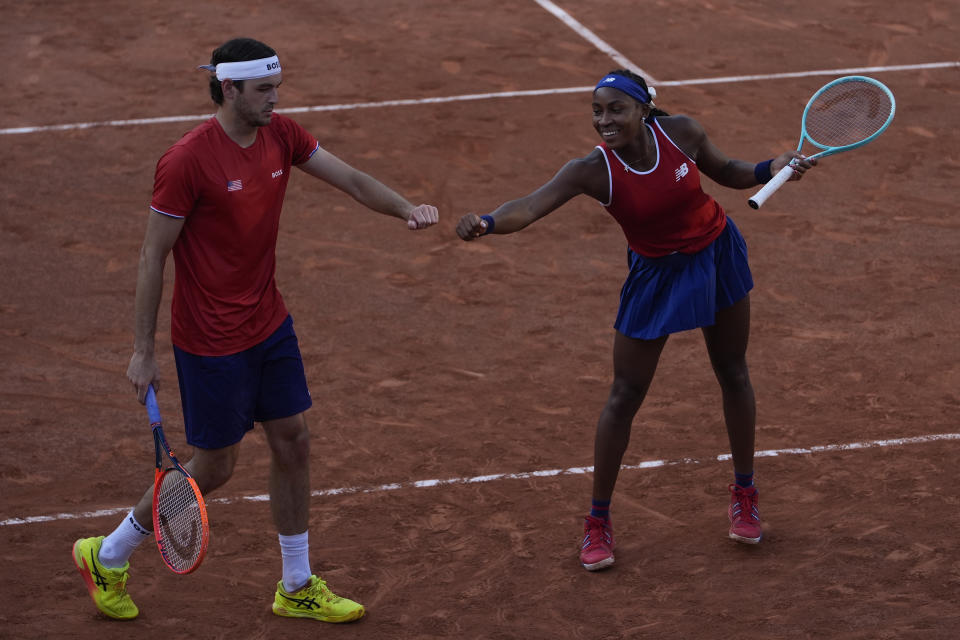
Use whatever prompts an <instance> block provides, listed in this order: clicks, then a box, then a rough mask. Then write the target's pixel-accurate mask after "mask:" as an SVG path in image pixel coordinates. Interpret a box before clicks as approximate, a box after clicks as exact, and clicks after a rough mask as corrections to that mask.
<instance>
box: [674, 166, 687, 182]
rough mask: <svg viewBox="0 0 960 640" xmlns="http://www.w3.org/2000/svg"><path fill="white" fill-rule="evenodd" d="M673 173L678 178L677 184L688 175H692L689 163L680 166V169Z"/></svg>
mask: <svg viewBox="0 0 960 640" xmlns="http://www.w3.org/2000/svg"><path fill="white" fill-rule="evenodd" d="M673 173H674V175H676V176H677V182H680V179H681V178H683V176H685V175H687V174H688V173H690V168H689V167H688V166H687V163H686V162H684V163H683V164H682V165H680V167H679V168H678V169H677V170H676V171H674V172H673Z"/></svg>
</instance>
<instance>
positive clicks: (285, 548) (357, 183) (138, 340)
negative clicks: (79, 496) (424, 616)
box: [73, 38, 438, 622]
mask: <svg viewBox="0 0 960 640" xmlns="http://www.w3.org/2000/svg"><path fill="white" fill-rule="evenodd" d="M201 68H202V69H205V70H208V71H210V72H211V74H212V75H211V76H210V93H211V97H212V98H213V101H214V102H215V103H216V104H217V111H216V114H215V116H214V117H213V118H211V119H209V120H207V121H206V122H204V123H203V124H201V125H199V126H198V127H196V128H195V129H193V130H192V131H190V132H189V133H187V134H186V135H185V136H184V137H183V138H181V139H180V141H178V142H177V143H176V144H174V145H173V146H172V147H171V148H170V149H169V150H168V151H167V152H166V153H165V154H164V155H163V157H161V158H160V161H159V163H158V164H157V170H156V176H155V181H154V190H153V199H152V201H151V205H150V209H151V212H150V214H149V217H148V220H147V229H146V235H145V238H144V243H143V247H142V249H141V252H140V265H139V272H138V274H137V289H136V300H135V323H136V326H135V339H134V352H133V356H132V358H131V359H130V365H129V367H128V369H127V377H128V378H129V380H130V382H131V383H133V386H134V388H135V389H136V392H137V398H138V399H139V400H140V402H141V403H142V402H144V399H145V396H146V392H147V387H148V386H149V385H150V384H153V385H154V387H155V388H157V387H158V382H159V371H158V366H157V361H156V357H155V355H154V344H155V333H156V325H157V312H158V308H159V305H160V299H161V292H162V288H163V269H164V264H165V262H166V258H167V255H168V254H169V253H170V252H171V251H172V252H173V258H174V262H175V264H176V277H175V281H174V290H173V305H172V321H171V327H172V330H171V333H172V336H171V337H172V341H173V345H174V354H175V358H176V365H177V377H178V380H179V384H180V399H181V404H182V407H183V417H184V423H185V427H186V436H187V442H188V443H189V444H191V445H192V446H193V447H194V448H195V453H194V455H193V458H192V459H191V460H190V461H189V462H188V463H187V464H186V467H187V468H188V469H189V471H190V473H191V474H192V475H193V476H194V477H195V478H196V481H197V484H198V485H199V487H200V490H201V491H202V492H203V493H204V494H209V492H211V491H213V490H214V489H216V488H217V487H220V486H221V485H223V484H224V483H225V482H227V480H228V479H229V478H230V476H231V475H232V474H233V470H234V466H235V464H236V462H237V455H238V452H239V443H240V440H241V439H242V438H243V436H244V435H245V434H246V432H247V431H249V430H251V429H252V428H253V426H254V423H255V422H259V423H261V424H262V425H263V429H264V432H265V433H266V437H267V441H268V443H269V446H270V454H271V467H270V503H271V511H272V514H273V520H274V524H275V525H276V527H277V530H278V532H279V539H280V553H281V557H282V564H283V575H282V579H281V580H280V582H279V583H278V584H277V587H276V592H275V594H274V600H273V612H274V613H276V614H277V615H281V616H292V617H301V618H310V619H314V620H323V621H326V622H347V621H350V620H356V619H358V618H360V617H361V616H363V614H364V608H363V606H362V605H360V604H358V603H356V602H353V601H352V600H348V599H346V598H341V597H339V596H336V595H334V594H333V593H332V592H331V591H330V590H329V589H328V588H327V586H326V583H325V582H324V581H323V580H321V579H320V578H318V577H317V576H316V575H314V573H313V572H312V570H311V568H310V554H309V547H308V524H309V523H308V521H309V509H310V505H309V499H310V479H309V471H310V465H309V448H310V435H309V432H308V429H307V423H306V420H305V418H304V412H305V411H306V410H307V409H308V408H309V407H310V406H311V400H310V394H309V392H308V390H307V383H306V377H305V375H304V368H303V362H302V360H301V356H300V350H299V347H298V343H297V336H296V334H295V333H294V328H293V320H292V318H291V317H290V314H289V313H288V312H287V309H286V307H285V306H284V302H283V298H282V297H281V296H280V292H279V291H278V289H277V284H276V281H275V278H274V271H275V267H276V243H277V230H278V224H279V218H280V210H281V206H282V204H283V198H284V193H285V191H286V187H287V181H288V180H289V178H290V168H291V166H296V167H297V168H298V169H301V170H302V171H304V172H306V173H308V174H310V175H312V176H315V177H317V178H320V179H321V180H323V181H325V182H327V183H329V184H330V185H332V186H334V187H336V188H337V189H340V190H341V191H343V192H345V193H347V194H349V195H350V196H352V197H353V198H354V199H356V200H357V201H358V202H360V203H361V204H363V205H365V206H366V207H368V208H369V209H371V210H373V211H376V212H379V213H382V214H385V215H389V216H394V217H396V218H400V219H402V220H404V221H405V222H406V224H407V227H408V228H409V229H413V230H417V229H424V228H426V227H429V226H431V225H434V224H436V222H437V219H438V215H437V209H436V208H435V207H433V206H430V205H425V204H421V205H419V206H414V205H413V204H411V203H410V202H408V201H407V200H405V199H404V198H403V197H401V196H400V195H398V194H397V193H395V192H394V191H393V190H391V189H390V188H388V187H387V186H385V185H383V184H382V183H380V182H379V181H377V180H375V179H374V178H372V177H371V176H369V175H367V174H365V173H363V172H361V171H358V170H356V169H354V168H353V167H350V166H349V165H347V164H346V163H344V162H343V161H341V160H339V159H338V158H337V157H335V156H334V155H332V154H330V153H328V152H327V151H325V150H323V149H322V148H321V147H320V145H319V143H318V142H317V140H316V139H315V138H314V137H313V136H312V135H311V134H309V133H308V132H307V131H306V130H305V129H303V128H302V127H301V126H300V125H299V124H297V123H296V122H294V121H293V120H290V119H288V118H286V117H284V116H281V115H279V114H276V113H274V105H275V104H276V103H277V89H278V87H279V86H280V82H281V78H282V73H281V66H280V61H279V59H278V58H277V55H276V52H275V51H274V50H273V49H271V48H270V47H268V46H267V45H265V44H263V43H262V42H258V41H256V40H251V39H247V38H239V39H234V40H230V41H229V42H227V43H225V44H223V45H222V46H220V47H218V48H217V49H216V50H214V52H213V56H212V58H211V61H210V65H204V66H203V67H201ZM151 497H152V491H148V492H147V493H146V494H145V495H144V496H143V498H142V499H141V500H140V502H139V503H137V505H136V507H135V508H134V509H133V510H132V511H131V512H130V513H129V514H127V515H126V516H125V517H124V519H123V522H121V523H120V525H119V526H118V527H117V528H116V529H115V530H114V531H113V532H112V533H111V534H110V535H108V536H106V537H103V536H98V537H92V538H83V539H80V540H77V541H76V543H75V544H74V547H73V557H74V562H75V563H76V565H77V568H78V570H79V571H80V573H81V575H82V576H83V578H84V580H85V582H86V584H87V588H88V590H89V592H90V595H91V596H92V598H93V601H94V604H96V606H97V608H98V609H99V610H100V611H102V612H103V613H104V614H106V615H108V616H110V617H112V618H119V619H130V618H134V617H136V616H137V614H138V609H137V607H136V605H135V604H134V603H133V600H132V599H131V598H130V595H129V594H128V593H127V588H126V583H127V578H128V571H129V568H130V564H129V561H128V559H129V557H130V555H131V554H132V552H133V551H134V549H135V548H136V547H137V546H138V545H140V544H141V543H142V542H143V541H144V540H146V539H147V537H149V534H150V530H151V523H152V518H151Z"/></svg>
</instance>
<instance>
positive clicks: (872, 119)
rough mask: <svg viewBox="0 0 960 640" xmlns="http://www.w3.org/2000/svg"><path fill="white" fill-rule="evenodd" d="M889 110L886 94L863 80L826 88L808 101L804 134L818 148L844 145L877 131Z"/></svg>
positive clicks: (888, 115) (859, 140)
mask: <svg viewBox="0 0 960 640" xmlns="http://www.w3.org/2000/svg"><path fill="white" fill-rule="evenodd" d="M892 109H893V103H892V102H891V100H890V96H889V95H888V94H887V92H885V91H884V90H883V89H881V88H880V87H878V86H876V85H874V84H872V83H869V82H863V81H851V82H844V83H841V84H838V85H835V86H832V87H829V88H827V89H826V90H825V91H823V93H821V94H820V95H819V96H817V98H816V99H815V100H814V101H813V102H812V103H811V104H810V107H809V109H808V110H807V113H806V115H805V117H804V129H805V131H806V133H807V137H808V138H809V139H810V140H811V141H812V142H814V143H815V144H817V145H819V146H822V147H845V146H848V145H852V144H856V143H858V142H861V141H863V140H866V139H867V138H869V137H870V136H872V135H874V134H875V133H877V132H878V131H880V130H881V129H882V128H883V126H884V124H886V122H887V120H888V118H889V117H890V113H891V111H892Z"/></svg>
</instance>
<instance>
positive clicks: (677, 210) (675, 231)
mask: <svg viewBox="0 0 960 640" xmlns="http://www.w3.org/2000/svg"><path fill="white" fill-rule="evenodd" d="M654 96H655V92H654V91H652V90H651V89H649V88H648V87H647V83H646V81H645V80H644V79H643V78H642V77H640V76H638V75H636V74H634V73H631V72H629V71H624V70H617V71H611V72H610V73H609V74H607V75H606V76H605V77H604V78H603V79H602V80H601V81H600V82H599V83H598V84H597V86H596V88H595V89H594V92H593V126H594V128H595V129H596V130H597V133H598V134H600V138H601V139H602V141H603V142H602V143H601V144H600V145H598V146H597V147H596V148H595V149H594V150H593V151H592V152H591V153H590V154H588V155H587V156H585V157H583V158H579V159H575V160H571V161H569V162H567V163H566V165H564V166H563V168H562V169H560V171H559V172H558V173H557V174H556V175H555V176H554V177H553V178H551V179H550V181H549V182H547V183H546V184H544V185H543V186H542V187H540V188H539V189H537V190H536V191H534V192H533V193H530V194H529V195H527V196H524V197H522V198H519V199H517V200H512V201H510V202H507V203H505V204H503V205H501V206H500V207H498V208H497V209H496V210H495V211H493V212H491V213H490V214H488V215H483V216H478V215H475V214H472V213H471V214H467V215H465V216H463V217H462V218H461V219H460V221H459V223H458V224H457V234H458V235H459V236H460V238H462V239H463V240H467V241H469V240H474V239H476V238H479V237H481V236H485V235H488V234H491V233H513V232H515V231H520V230H521V229H523V228H525V227H526V226H528V225H529V224H531V223H533V222H534V221H536V220H538V219H540V218H542V217H543V216H545V215H547V214H548V213H550V212H552V211H554V210H556V209H557V208H559V207H560V206H561V205H563V204H564V203H565V202H567V201H568V200H570V199H571V198H573V197H574V196H578V195H581V194H586V195H588V196H590V197H592V198H593V199H595V200H597V201H598V202H600V203H601V204H603V206H604V207H606V209H607V211H608V212H609V213H610V215H612V216H613V217H614V219H615V220H616V221H617V222H618V223H619V224H620V226H621V227H622V229H623V233H624V235H625V236H626V239H627V244H628V249H627V264H628V267H629V269H630V272H629V275H628V276H627V279H626V282H625V283H624V285H623V289H622V291H621V294H620V308H619V311H618V313H617V318H616V321H615V323H614V328H615V329H616V334H615V337H614V346H613V374H614V379H613V385H612V387H611V389H610V396H609V398H608V400H607V403H606V406H605V407H604V408H603V411H602V413H601V414H600V420H599V422H598V424H597V433H596V441H595V448H594V478H593V502H592V505H591V509H590V513H589V515H587V517H586V520H585V524H584V536H583V542H582V544H581V547H580V562H581V563H582V564H583V566H584V568H586V569H587V570H589V571H596V570H599V569H603V568H605V567H609V566H611V565H612V564H613V561H614V557H613V550H614V540H613V528H612V526H611V523H610V501H611V498H612V496H613V489H614V485H615V484H616V481H617V475H618V473H619V471H620V463H621V460H622V458H623V454H624V452H625V451H626V448H627V443H628V441H629V439H630V429H631V425H632V422H633V418H634V416H635V415H636V413H637V411H638V410H639V408H640V405H641V404H642V403H643V400H644V397H645V395H646V393H647V389H648V388H649V386H650V382H651V380H652V379H653V375H654V372H655V370H656V368H657V362H658V360H659V358H660V353H661V351H662V350H663V346H664V344H665V343H666V341H667V337H668V336H669V335H670V334H671V333H676V332H678V331H685V330H688V329H695V328H698V327H699V328H701V329H702V331H703V336H704V339H705V341H706V346H707V351H708V353H709V355H710V362H711V364H712V365H713V370H714V373H715V374H716V377H717V380H718V381H719V383H720V389H721V391H722V394H723V415H724V420H725V422H726V427H727V435H728V437H729V440H730V449H731V452H732V454H733V468H734V482H733V483H732V484H730V485H729V491H730V506H729V509H728V516H729V520H730V530H729V535H730V537H731V538H733V539H734V540H737V541H739V542H745V543H750V544H756V543H758V542H760V538H761V536H762V529H761V523H760V512H759V510H758V507H757V501H758V493H757V489H756V487H755V486H754V483H753V454H754V428H755V422H756V405H755V403H754V395H753V387H752V386H751V384H750V375H749V372H748V369H747V361H746V350H747V337H748V335H749V332H750V298H749V295H748V294H749V291H750V289H751V288H753V279H752V277H751V274H750V268H749V266H748V264H747V248H746V244H745V243H744V240H743V237H742V236H741V235H740V232H739V231H738V230H737V227H736V226H735V225H734V224H733V220H731V219H730V218H728V217H727V216H726V214H725V213H724V211H723V209H722V208H721V207H720V205H719V204H718V203H717V202H716V200H714V199H713V198H712V197H711V196H709V195H707V194H706V193H704V191H703V190H702V189H701V186H700V173H703V174H705V175H707V176H708V177H710V178H711V179H713V180H714V181H715V182H717V183H718V184H721V185H723V186H725V187H732V188H736V189H747V188H750V187H755V186H756V185H757V184H759V183H764V182H766V181H768V180H769V179H770V178H771V175H772V174H774V173H776V172H777V171H779V170H780V169H781V168H782V167H784V166H786V165H787V164H788V163H789V162H790V161H791V160H793V159H794V158H796V159H797V163H796V165H795V174H794V176H793V177H792V179H799V178H800V177H801V176H802V175H803V173H804V172H805V171H807V170H808V169H809V168H811V166H813V165H814V164H816V162H815V161H808V160H807V159H806V158H805V157H804V156H803V155H802V154H800V153H799V152H796V151H788V152H785V153H783V154H781V155H779V156H777V157H776V158H773V159H771V160H767V161H765V162H761V163H759V164H754V163H749V162H744V161H742V160H733V159H730V158H728V157H727V156H725V155H724V154H723V153H722V152H721V151H720V150H719V149H718V148H717V147H716V146H714V145H713V143H712V142H710V140H709V138H707V135H706V133H705V132H704V129H703V127H702V126H701V125H700V124H699V123H697V122H696V121H695V120H693V119H691V118H689V117H686V116H682V115H677V116H670V115H668V114H666V113H665V112H663V111H660V110H659V109H657V108H655V106H654V104H653V101H652V98H653V97H654Z"/></svg>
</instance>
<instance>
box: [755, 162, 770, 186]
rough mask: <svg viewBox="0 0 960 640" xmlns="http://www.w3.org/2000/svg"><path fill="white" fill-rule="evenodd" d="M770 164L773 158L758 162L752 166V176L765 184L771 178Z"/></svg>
mask: <svg viewBox="0 0 960 640" xmlns="http://www.w3.org/2000/svg"><path fill="white" fill-rule="evenodd" d="M771 164H773V158H770V159H769V160H765V161H763V162H758V163H757V165H756V166H754V167H753V176H754V177H755V178H756V179H757V182H759V183H760V184H766V183H768V182H770V179H771V178H773V174H772V173H770V165H771Z"/></svg>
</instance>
